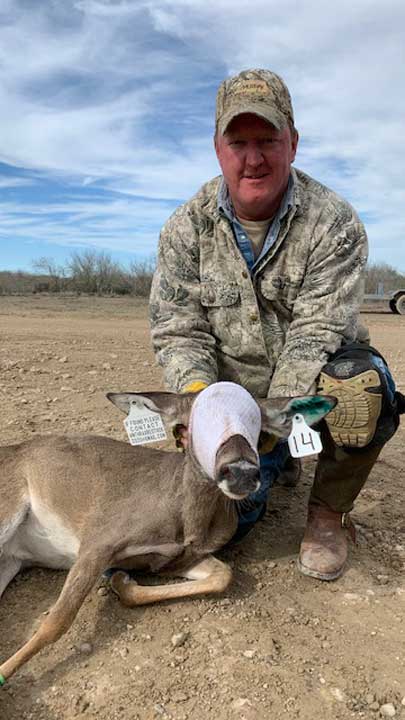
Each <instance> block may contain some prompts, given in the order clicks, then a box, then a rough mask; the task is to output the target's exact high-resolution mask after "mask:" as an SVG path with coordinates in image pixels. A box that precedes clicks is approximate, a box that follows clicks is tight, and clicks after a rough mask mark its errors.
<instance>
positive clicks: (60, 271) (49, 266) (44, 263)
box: [32, 257, 66, 292]
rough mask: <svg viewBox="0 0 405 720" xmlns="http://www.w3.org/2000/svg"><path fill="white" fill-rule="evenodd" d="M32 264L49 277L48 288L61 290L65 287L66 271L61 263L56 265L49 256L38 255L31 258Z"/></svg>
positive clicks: (54, 290)
mask: <svg viewBox="0 0 405 720" xmlns="http://www.w3.org/2000/svg"><path fill="white" fill-rule="evenodd" d="M32 266H33V268H34V270H36V271H37V272H40V273H43V274H44V275H46V276H47V277H48V278H49V290H50V291H51V292H61V290H64V287H65V279H66V271H65V268H64V267H63V266H62V265H57V263H56V262H55V260H54V259H53V258H51V257H40V258H38V260H33V262H32Z"/></svg>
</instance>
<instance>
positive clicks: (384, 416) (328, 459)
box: [310, 343, 403, 512]
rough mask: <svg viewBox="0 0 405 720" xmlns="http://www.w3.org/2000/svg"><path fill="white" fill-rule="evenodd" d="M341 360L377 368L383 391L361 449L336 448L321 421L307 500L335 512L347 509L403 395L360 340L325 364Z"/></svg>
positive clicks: (389, 432)
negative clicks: (318, 451) (371, 433)
mask: <svg viewBox="0 0 405 720" xmlns="http://www.w3.org/2000/svg"><path fill="white" fill-rule="evenodd" d="M342 360H350V361H352V363H353V365H354V366H355V365H356V361H357V362H358V363H361V367H362V369H363V368H364V367H369V368H370V369H374V370H377V372H378V375H379V378H380V383H381V392H382V404H381V412H380V415H379V417H378V421H377V427H376V430H375V433H374V436H373V438H372V439H371V440H370V442H369V443H368V444H367V445H366V446H365V447H363V448H355V447H338V446H337V445H336V444H335V443H334V441H333V439H332V437H331V435H330V432H329V430H328V426H327V423H326V421H323V422H322V423H321V428H320V430H321V437H322V444H323V450H322V452H321V454H320V455H319V459H318V464H317V468H316V472H315V481H314V484H313V487H312V491H311V495H310V502H311V503H315V504H318V505H326V506H328V507H329V508H330V509H331V510H336V511H337V512H349V511H350V510H351V509H352V507H353V503H354V500H355V499H356V497H357V495H358V494H359V492H360V491H361V489H362V487H363V486H364V484H365V482H366V480H367V478H368V476H369V474H370V472H371V469H372V467H373V465H374V463H375V462H376V460H377V458H378V456H379V454H380V452H381V450H382V448H383V446H384V445H385V443H386V442H387V441H388V440H389V439H390V438H391V437H392V436H393V435H394V433H395V431H396V429H397V427H398V424H399V414H400V413H401V412H403V408H402V403H403V397H402V396H400V394H399V393H397V392H396V391H395V384H394V380H393V378H392V376H391V373H390V371H389V369H388V366H387V364H386V362H385V360H384V358H383V357H382V356H381V355H380V354H379V353H378V351H377V350H375V349H374V348H372V347H370V346H367V345H364V344H362V343H352V344H351V345H346V346H343V347H342V348H340V349H339V350H338V351H337V352H336V353H335V354H334V355H333V356H332V357H331V358H330V360H329V362H328V365H327V366H326V367H332V368H333V367H334V366H336V364H338V363H340V362H341V361H342Z"/></svg>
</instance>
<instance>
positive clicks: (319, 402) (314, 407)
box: [257, 395, 337, 437]
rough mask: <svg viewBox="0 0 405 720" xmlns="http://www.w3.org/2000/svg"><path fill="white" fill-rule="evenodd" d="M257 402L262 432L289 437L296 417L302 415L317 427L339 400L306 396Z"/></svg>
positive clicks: (328, 397)
mask: <svg viewBox="0 0 405 720" xmlns="http://www.w3.org/2000/svg"><path fill="white" fill-rule="evenodd" d="M257 402H258V405H259V407H260V410H261V413H262V430H264V432H267V433H269V434H273V435H277V436H278V437H287V436H288V435H289V434H290V431H291V422H292V418H293V417H294V415H297V414H300V415H302V416H303V417H304V419H305V421H306V422H307V423H308V425H315V424H316V423H318V422H319V421H320V420H322V418H324V417H325V415H327V414H328V413H329V412H330V411H331V410H332V409H333V408H334V407H335V405H336V403H337V400H336V398H334V397H331V396H330V395H306V396H303V397H295V398H269V399H267V400H257Z"/></svg>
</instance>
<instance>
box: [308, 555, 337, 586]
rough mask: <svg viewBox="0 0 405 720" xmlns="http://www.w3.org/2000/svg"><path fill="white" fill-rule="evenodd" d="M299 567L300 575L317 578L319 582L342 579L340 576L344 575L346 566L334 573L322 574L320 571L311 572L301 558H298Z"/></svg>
mask: <svg viewBox="0 0 405 720" xmlns="http://www.w3.org/2000/svg"><path fill="white" fill-rule="evenodd" d="M297 567H298V570H299V571H300V573H302V574H303V575H307V577H312V578H316V579H317V580H327V581H329V582H330V581H331V580H337V579H338V578H340V576H341V575H342V574H343V570H344V565H343V566H342V567H341V568H340V570H336V571H335V572H333V573H321V572H318V570H311V569H310V568H308V567H306V566H305V565H303V564H302V563H301V561H300V559H299V558H297Z"/></svg>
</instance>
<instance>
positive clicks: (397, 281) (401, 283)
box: [366, 263, 405, 293]
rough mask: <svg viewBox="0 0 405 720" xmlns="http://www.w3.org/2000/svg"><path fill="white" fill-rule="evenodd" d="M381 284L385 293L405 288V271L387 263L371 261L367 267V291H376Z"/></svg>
mask: <svg viewBox="0 0 405 720" xmlns="http://www.w3.org/2000/svg"><path fill="white" fill-rule="evenodd" d="M381 284H382V285H383V287H384V292H385V293H388V292H391V291H393V290H398V289H399V288H405V273H401V272H399V271H398V270H397V269H396V268H394V267H392V265H388V264H387V263H370V264H369V265H368V266H367V269H366V293H376V292H377V291H378V287H379V286H380V285H381Z"/></svg>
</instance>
